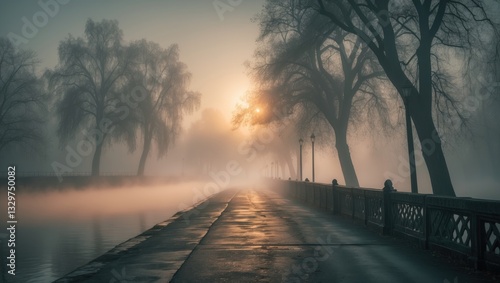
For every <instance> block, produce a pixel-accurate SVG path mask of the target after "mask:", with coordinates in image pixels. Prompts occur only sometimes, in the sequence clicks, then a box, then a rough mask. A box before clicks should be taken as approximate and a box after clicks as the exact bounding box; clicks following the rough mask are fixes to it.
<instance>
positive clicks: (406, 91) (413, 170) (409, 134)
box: [402, 86, 418, 194]
mask: <svg viewBox="0 0 500 283" xmlns="http://www.w3.org/2000/svg"><path fill="white" fill-rule="evenodd" d="M402 91H403V93H402V94H403V97H404V104H405V112H406V138H407V141H408V160H409V162H410V180H411V192H412V193H414V194H418V186H417V167H416V166H415V149H414V146H413V129H412V126H411V118H410V103H409V100H410V96H411V93H412V91H413V87H412V86H404V87H403V88H402Z"/></svg>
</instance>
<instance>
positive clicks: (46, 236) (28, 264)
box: [2, 182, 206, 282]
mask: <svg viewBox="0 0 500 283" xmlns="http://www.w3.org/2000/svg"><path fill="white" fill-rule="evenodd" d="M203 185H204V183H202V182H185V183H169V184H166V185H160V184H155V185H147V186H137V185H132V186H130V187H123V188H116V187H115V188H87V189H79V190H75V189H67V190H62V191H55V190H53V191H43V192H23V189H22V187H20V188H19V190H18V192H19V198H18V207H17V209H18V211H17V213H18V221H19V222H18V224H17V239H16V248H17V250H16V253H17V256H16V258H17V261H16V277H15V281H13V282H51V281H53V280H56V279H58V278H60V277H62V276H63V275H65V274H67V273H68V272H71V271H72V270H74V269H75V268H77V267H79V266H81V265H83V264H86V263H87V262H89V261H91V260H92V259H94V258H96V257H98V256H100V255H102V254H103V253H105V252H107V251H109V250H110V249H112V248H113V247H115V246H116V245H118V244H120V243H122V242H124V241H126V240H128V239H130V238H132V237H135V236H137V235H138V234H140V233H142V232H143V231H145V230H147V229H149V228H151V227H153V226H154V225H155V224H157V223H159V222H162V221H164V220H166V219H168V218H170V217H171V216H172V215H173V214H175V213H176V212H177V211H179V210H182V209H185V208H187V207H190V206H192V205H194V204H195V203H196V202H198V201H199V200H200V199H199V197H200V196H199V193H197V192H199V191H200V189H201V188H202V186H203ZM205 197H206V196H205ZM2 222H3V223H5V221H4V220H2ZM3 246H5V245H3ZM4 248H5V247H4ZM3 261H4V259H2V264H3ZM9 282H10V281H9Z"/></svg>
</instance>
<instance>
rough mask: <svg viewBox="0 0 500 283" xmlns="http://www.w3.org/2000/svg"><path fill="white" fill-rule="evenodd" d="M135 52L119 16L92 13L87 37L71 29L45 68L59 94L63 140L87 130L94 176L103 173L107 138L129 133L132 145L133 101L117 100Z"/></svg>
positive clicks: (52, 85) (56, 92) (59, 113)
mask: <svg viewBox="0 0 500 283" xmlns="http://www.w3.org/2000/svg"><path fill="white" fill-rule="evenodd" d="M134 58H135V56H134V54H133V50H132V49H130V48H128V47H127V46H125V45H124V43H123V33H122V30H121V29H120V28H119V27H118V22H117V21H110V20H102V21H101V22H94V21H93V20H91V19H89V20H88V21H87V23H86V25H85V33H84V37H78V38H75V37H73V36H71V35H70V36H69V37H68V38H66V39H65V40H63V41H62V42H61V43H60V44H59V63H58V65H57V67H56V68H55V69H54V70H49V71H47V73H46V76H47V77H48V78H49V88H50V90H51V91H52V92H53V93H54V94H55V95H56V96H57V97H58V98H59V100H58V105H57V115H58V118H59V125H58V130H57V134H58V136H59V138H60V143H61V145H65V144H67V143H68V142H69V141H70V140H74V139H75V137H77V134H80V133H81V134H83V136H85V137H86V139H88V141H89V142H91V143H92V145H93V149H94V154H93V159H92V175H93V176H97V175H99V171H100V162H101V154H102V151H103V148H104V145H105V144H109V143H111V142H112V141H113V140H114V139H123V138H125V139H126V141H127V142H128V143H129V146H131V147H133V145H134V135H133V132H134V130H135V128H134V126H133V124H132V123H131V121H132V120H133V119H132V117H133V116H132V115H130V113H131V112H132V111H131V109H130V108H131V107H130V106H125V105H123V103H117V102H118V101H123V93H122V90H123V86H124V84H125V82H126V76H125V75H126V74H127V73H128V72H129V71H130V68H131V67H132V66H133V65H134V60H133V59H134ZM124 107H125V108H124Z"/></svg>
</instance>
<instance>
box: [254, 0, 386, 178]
mask: <svg viewBox="0 0 500 283" xmlns="http://www.w3.org/2000/svg"><path fill="white" fill-rule="evenodd" d="M265 7H266V8H265V10H264V12H263V14H261V15H260V17H259V19H260V23H261V36H260V40H261V41H263V42H265V43H266V44H267V46H265V49H264V50H260V51H259V52H258V53H257V59H258V60H259V62H258V63H257V66H256V67H255V70H256V73H257V76H256V77H257V79H258V80H259V81H261V82H264V88H267V89H269V90H272V91H271V92H272V93H271V96H273V98H269V96H270V95H269V92H257V94H262V95H264V97H261V98H260V99H259V98H257V99H255V100H268V101H269V100H271V101H272V104H273V105H274V107H276V106H278V108H280V107H288V108H289V109H293V108H294V107H295V106H296V105H301V108H302V109H310V110H312V111H314V113H315V114H316V115H320V116H321V117H322V118H323V119H325V120H326V121H327V122H328V123H329V124H330V126H331V128H332V129H333V131H334V133H335V148H336V150H337V152H338V154H339V161H340V165H341V168H342V172H343V175H344V179H345V181H346V184H347V185H349V186H359V182H358V178H357V175H356V171H355V169H354V164H353V162H352V158H351V154H350V150H349V146H348V143H347V133H348V126H349V123H351V124H352V122H353V119H354V118H356V117H359V116H362V114H361V113H362V112H368V111H370V110H372V111H373V110H375V111H380V112H382V113H384V112H386V111H385V110H386V105H385V101H384V99H383V93H382V92H377V91H375V89H376V85H377V83H375V79H378V78H380V77H381V76H383V74H384V73H383V71H381V69H380V67H379V66H378V64H377V62H376V61H375V58H374V56H373V53H372V52H371V51H370V50H369V48H368V46H366V44H364V43H363V42H362V41H361V40H359V39H357V38H356V37H355V36H352V35H349V34H348V33H346V32H345V31H343V30H341V29H339V28H338V27H336V26H335V25H332V24H331V23H330V22H329V21H328V20H325V19H324V18H319V15H318V13H317V12H316V11H315V10H313V9H311V8H310V7H309V6H307V5H304V3H300V1H295V0H289V1H275V0H270V1H268V2H267V5H266V6H265ZM280 105H281V106H280ZM251 107H254V106H251ZM290 112H292V111H290ZM303 112H304V113H307V111H303ZM248 113H253V112H252V111H249V112H248ZM277 118H278V117H277ZM278 119H280V118H278ZM371 119H373V116H372V117H371Z"/></svg>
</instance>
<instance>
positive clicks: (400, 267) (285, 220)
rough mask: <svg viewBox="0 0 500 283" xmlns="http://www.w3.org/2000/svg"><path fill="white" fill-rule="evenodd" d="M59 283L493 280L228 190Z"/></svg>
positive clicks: (270, 198) (319, 216)
mask: <svg viewBox="0 0 500 283" xmlns="http://www.w3.org/2000/svg"><path fill="white" fill-rule="evenodd" d="M56 282H439V283H444V282H490V281H488V280H487V279H485V278H484V277H482V276H481V275H479V274H469V273H468V272H467V271H466V270H462V269H460V268H458V267H454V266H452V265H450V264H449V263H447V262H445V261H443V260H442V259H439V258H434V257H432V256H431V254H430V253H429V252H428V251H423V250H418V249H413V248H411V247H409V246H408V245H403V244H402V243H401V242H400V241H393V240H392V239H391V238H388V237H383V236H380V235H377V234H376V233H374V232H372V231H370V230H367V229H365V228H364V227H362V226H359V225H356V224H353V223H352V222H351V221H349V220H346V219H344V218H341V217H338V216H332V215H327V214H324V213H321V212H319V211H316V210H314V209H313V208H309V207H306V206H303V205H300V204H297V203H295V202H293V201H291V200H288V199H285V198H284V197H282V196H280V195H278V194H276V193H273V192H267V191H255V190H237V189H231V190H226V191H223V192H221V193H219V194H217V195H215V196H213V197H211V198H209V199H208V200H206V201H204V202H202V203H201V204H200V205H198V206H197V207H195V208H193V209H191V210H188V211H185V212H180V213H177V214H176V215H174V216H173V217H172V218H171V219H169V220H167V221H166V222H163V223H160V224H158V225H156V226H155V227H153V228H152V229H150V230H148V231H146V232H144V233H143V234H141V235H139V236H137V237H135V238H133V239H131V240H129V241H127V242H125V243H123V244H121V245H119V246H117V247H116V248H115V249H113V250H111V251H109V252H108V253H106V254H104V255H103V256H101V257H99V258H97V259H96V260H94V261H92V262H90V263H89V264H87V265H85V266H83V267H81V268H79V269H77V270H75V271H74V272H72V273H70V274H68V275H67V276H65V277H63V278H61V279H59V280H58V281H56Z"/></svg>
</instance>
